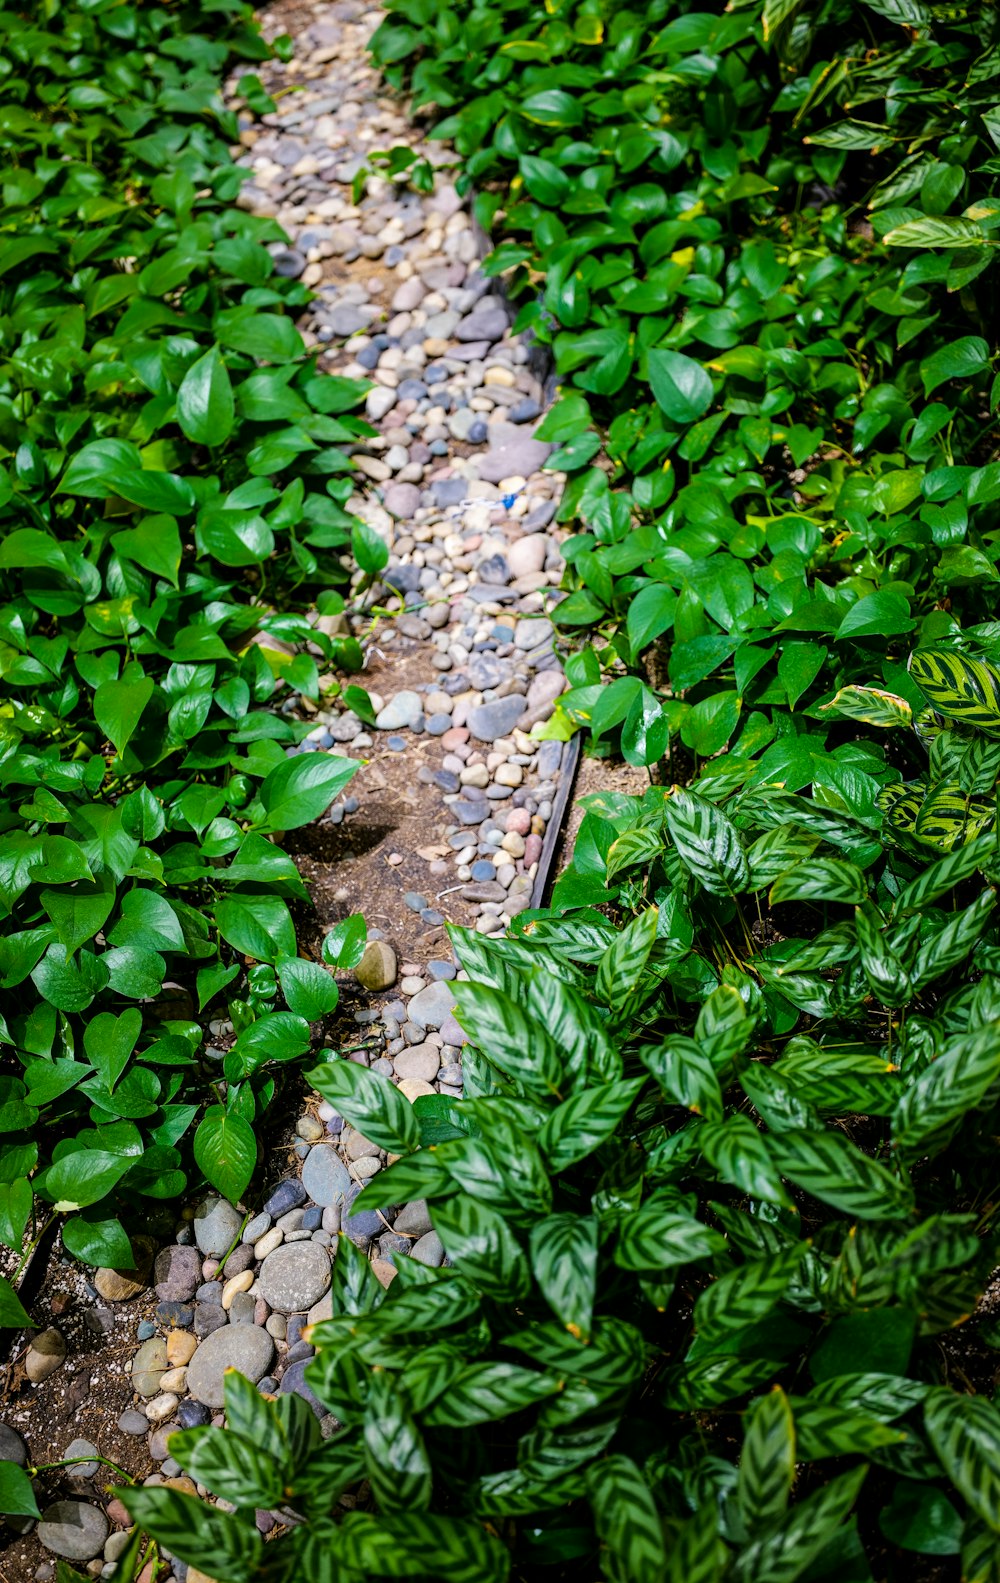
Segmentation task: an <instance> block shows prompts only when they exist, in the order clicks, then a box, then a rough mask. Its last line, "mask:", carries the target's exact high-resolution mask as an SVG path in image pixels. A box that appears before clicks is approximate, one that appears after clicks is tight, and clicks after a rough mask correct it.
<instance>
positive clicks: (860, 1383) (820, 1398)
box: [809, 1374, 930, 1422]
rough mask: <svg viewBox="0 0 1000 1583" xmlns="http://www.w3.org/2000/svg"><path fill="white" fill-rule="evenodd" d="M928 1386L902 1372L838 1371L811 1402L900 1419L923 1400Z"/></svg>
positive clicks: (815, 1390)
mask: <svg viewBox="0 0 1000 1583" xmlns="http://www.w3.org/2000/svg"><path fill="white" fill-rule="evenodd" d="M929 1390H930V1386H929V1385H923V1384H921V1383H920V1381H918V1380H909V1379H907V1378H906V1376H905V1375H902V1374H836V1375H834V1376H833V1378H832V1379H829V1380H822V1381H821V1382H820V1384H819V1385H814V1386H813V1388H812V1390H811V1391H810V1392H809V1400H810V1401H811V1402H827V1403H829V1404H830V1405H831V1406H834V1407H846V1408H851V1409H854V1410H855V1411H857V1412H860V1413H867V1414H868V1416H869V1417H871V1418H882V1419H885V1420H888V1421H889V1422H891V1421H892V1419H893V1418H901V1417H902V1415H903V1414H904V1413H908V1412H909V1411H910V1409H911V1408H912V1407H917V1406H919V1404H920V1403H921V1402H922V1401H923V1400H924V1397H925V1396H926V1395H927V1392H928V1391H929Z"/></svg>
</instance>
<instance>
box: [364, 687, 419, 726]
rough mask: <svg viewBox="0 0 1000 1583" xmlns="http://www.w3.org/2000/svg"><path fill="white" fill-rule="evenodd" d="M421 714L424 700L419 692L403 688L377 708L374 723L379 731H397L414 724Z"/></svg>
mask: <svg viewBox="0 0 1000 1583" xmlns="http://www.w3.org/2000/svg"><path fill="white" fill-rule="evenodd" d="M423 714H424V701H423V699H422V698H421V696H420V694H419V693H414V692H411V691H410V690H409V689H404V690H403V691H402V692H400V693H397V694H396V696H395V698H390V700H389V702H388V703H387V704H386V706H385V708H384V709H380V710H379V712H378V714H377V715H376V716H375V724H376V726H377V727H378V729H379V730H380V731H399V730H401V729H402V728H403V727H404V726H410V727H412V726H414V725H415V724H416V723H417V721H418V720H422V719H423Z"/></svg>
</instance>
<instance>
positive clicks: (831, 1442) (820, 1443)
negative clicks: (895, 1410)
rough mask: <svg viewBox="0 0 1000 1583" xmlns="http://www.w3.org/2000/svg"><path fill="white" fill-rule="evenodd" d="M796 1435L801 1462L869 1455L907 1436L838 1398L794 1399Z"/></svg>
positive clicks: (902, 1440)
mask: <svg viewBox="0 0 1000 1583" xmlns="http://www.w3.org/2000/svg"><path fill="white" fill-rule="evenodd" d="M795 1436H796V1444H797V1446H798V1452H799V1458H800V1460H801V1461H803V1462H817V1461H819V1460H820V1459H821V1458H823V1457H844V1456H866V1455H871V1453H872V1452H875V1451H880V1450H881V1449H882V1447H883V1446H894V1445H901V1444H902V1443H903V1442H904V1441H905V1440H906V1439H907V1434H906V1430H905V1429H894V1428H892V1426H891V1425H890V1424H885V1423H882V1422H881V1420H880V1419H878V1418H875V1417H873V1416H872V1415H871V1414H869V1413H862V1412H858V1411H857V1410H855V1409H851V1408H848V1407H845V1406H844V1405H843V1403H841V1402H815V1401H810V1402H799V1401H796V1403H795Z"/></svg>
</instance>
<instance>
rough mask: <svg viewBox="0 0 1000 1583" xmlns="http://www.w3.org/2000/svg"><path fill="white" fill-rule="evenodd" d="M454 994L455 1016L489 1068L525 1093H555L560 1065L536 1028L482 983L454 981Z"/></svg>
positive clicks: (531, 1020) (531, 1019)
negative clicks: (491, 1067) (509, 1079)
mask: <svg viewBox="0 0 1000 1583" xmlns="http://www.w3.org/2000/svg"><path fill="white" fill-rule="evenodd" d="M515 987H519V981H518V980H517V979H515ZM454 990H455V1001H456V1011H455V1017H456V1019H457V1021H458V1022H459V1023H460V1024H461V1026H462V1027H463V1028H464V1029H465V1031H466V1033H467V1034H468V1035H469V1038H470V1039H471V1040H472V1042H473V1044H475V1045H478V1047H479V1049H480V1050H482V1052H483V1054H484V1055H485V1056H486V1058H487V1060H488V1061H489V1062H490V1064H491V1065H492V1066H494V1067H496V1068H497V1070H498V1071H499V1072H501V1073H503V1074H504V1075H505V1076H507V1077H510V1078H513V1080H514V1081H515V1082H516V1083H517V1084H519V1086H520V1087H521V1088H522V1090H523V1092H524V1093H526V1094H539V1095H542V1094H547V1093H556V1092H557V1091H558V1088H559V1082H560V1078H561V1075H562V1062H561V1061H560V1058H559V1052H558V1051H557V1049H556V1047H555V1045H554V1044H553V1042H552V1040H551V1038H550V1037H549V1034H548V1031H547V1029H546V1028H545V1026H544V1025H543V1024H542V1023H540V1022H538V1021H537V1020H536V1019H535V1018H534V1017H530V1016H529V1015H528V1014H527V1012H525V1011H522V1009H521V1007H520V1006H519V1005H517V1004H516V1002H515V1001H514V1000H512V999H510V998H508V996H507V995H505V994H503V993H502V992H501V991H500V990H497V989H493V988H491V987H490V986H489V985H487V984H473V983H465V982H461V981H457V982H456V983H455V985H454Z"/></svg>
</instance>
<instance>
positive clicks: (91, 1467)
mask: <svg viewBox="0 0 1000 1583" xmlns="http://www.w3.org/2000/svg"><path fill="white" fill-rule="evenodd" d="M63 1456H64V1457H65V1458H66V1461H67V1462H70V1463H72V1464H73V1466H72V1467H68V1468H67V1469H66V1471H67V1473H68V1474H69V1476H70V1478H74V1479H92V1478H93V1477H94V1476H95V1474H96V1473H97V1470H98V1468H99V1467H100V1465H101V1464H100V1463H99V1462H96V1461H95V1460H94V1459H95V1457H96V1456H97V1447H96V1446H92V1445H91V1443H90V1441H89V1440H71V1441H70V1443H69V1445H68V1446H67V1447H66V1450H65V1451H64V1452H63ZM77 1457H86V1458H87V1460H86V1461H85V1462H77V1461H76V1458H77Z"/></svg>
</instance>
